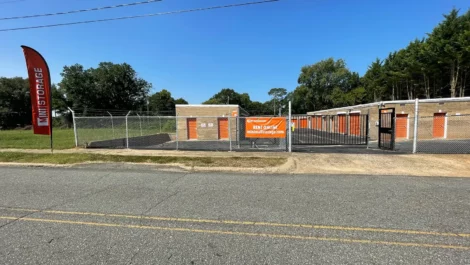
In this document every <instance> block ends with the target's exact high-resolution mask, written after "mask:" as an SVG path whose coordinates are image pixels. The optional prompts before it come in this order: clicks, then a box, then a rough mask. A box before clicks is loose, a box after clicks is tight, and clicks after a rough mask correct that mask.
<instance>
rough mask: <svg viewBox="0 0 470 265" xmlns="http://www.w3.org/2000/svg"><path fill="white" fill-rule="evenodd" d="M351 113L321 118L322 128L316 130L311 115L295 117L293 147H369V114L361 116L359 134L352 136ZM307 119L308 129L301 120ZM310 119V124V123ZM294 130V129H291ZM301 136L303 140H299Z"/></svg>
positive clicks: (293, 121) (293, 118)
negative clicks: (342, 123)
mask: <svg viewBox="0 0 470 265" xmlns="http://www.w3.org/2000/svg"><path fill="white" fill-rule="evenodd" d="M350 114H351V113H349V114H346V113H345V114H332V115H322V116H321V122H320V123H321V128H314V126H313V125H312V124H313V123H312V120H313V119H312V117H313V116H311V115H294V116H292V118H291V119H292V123H293V124H295V129H294V130H293V131H292V134H293V135H292V145H295V146H301V145H307V146H327V145H331V146H333V145H342V146H360V145H364V146H367V145H368V143H369V114H359V122H358V125H359V126H358V127H359V133H358V134H351V133H350V129H351V128H350V126H351V124H350V123H351V116H350ZM341 115H345V116H344V118H343V119H344V120H343V122H344V127H343V131H342V132H341V131H340V116H341ZM303 119H307V127H302V123H301V121H300V120H303ZM309 119H310V122H309ZM291 129H292V128H291ZM299 134H300V135H299ZM299 136H301V138H302V139H300V138H298V137H299Z"/></svg>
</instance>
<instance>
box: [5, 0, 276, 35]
mask: <svg viewBox="0 0 470 265" xmlns="http://www.w3.org/2000/svg"><path fill="white" fill-rule="evenodd" d="M278 1H280V0H265V1H258V2H248V3H241V4H231V5H224V6H212V7H201V8H196V9H186V10H178V11H169V12H161V13H153V14H145V15H137V16H127V17H117V18H106V19H97V20H86V21H77V22H70V23H60V24H50V25H40V26H31V27H23V28H9V29H0V32H4V31H15V30H27V29H39V28H50V27H60V26H70V25H78V24H88V23H97V22H105V21H114V20H124V19H134V18H143V17H154V16H163V15H171V14H180V13H190V12H197V11H206V10H213V9H222V8H231V7H239V6H247V5H257V4H266V3H270V2H278Z"/></svg>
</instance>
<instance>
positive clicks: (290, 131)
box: [287, 101, 292, 153]
mask: <svg viewBox="0 0 470 265" xmlns="http://www.w3.org/2000/svg"><path fill="white" fill-rule="evenodd" d="M291 118H292V104H291V102H290V101H289V122H288V123H287V125H288V131H287V134H288V135H289V153H292V129H291Z"/></svg>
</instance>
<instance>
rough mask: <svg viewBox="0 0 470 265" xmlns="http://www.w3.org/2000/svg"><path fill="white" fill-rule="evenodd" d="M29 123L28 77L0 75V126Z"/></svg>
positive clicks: (6, 126)
mask: <svg viewBox="0 0 470 265" xmlns="http://www.w3.org/2000/svg"><path fill="white" fill-rule="evenodd" d="M27 124H31V99H30V96H29V82H28V79H25V78H22V77H13V78H6V77H0V128H11V127H15V126H17V125H20V126H24V125H27Z"/></svg>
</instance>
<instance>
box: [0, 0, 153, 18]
mask: <svg viewBox="0 0 470 265" xmlns="http://www.w3.org/2000/svg"><path fill="white" fill-rule="evenodd" d="M23 1H24V0H23ZM161 1H162V0H148V1H144V2H134V3H128V4H120V5H114V6H103V7H95V8H89V9H81V10H72V11H66V12H58V13H49V14H39V15H29V16H18V17H3V18H0V20H11V19H24V18H33V17H48V16H57V15H69V14H74V13H81V12H89V11H99V10H105V9H112V8H119V7H128V6H136V5H144V4H151V3H155V2H161Z"/></svg>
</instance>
